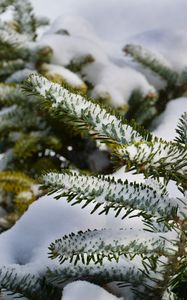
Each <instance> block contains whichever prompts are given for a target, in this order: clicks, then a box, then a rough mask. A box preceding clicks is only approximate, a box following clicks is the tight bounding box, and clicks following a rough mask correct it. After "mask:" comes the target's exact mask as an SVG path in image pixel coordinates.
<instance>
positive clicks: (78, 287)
mask: <svg viewBox="0 0 187 300" xmlns="http://www.w3.org/2000/svg"><path fill="white" fill-rule="evenodd" d="M88 295H89V300H117V299H119V300H122V299H123V298H117V297H115V296H113V295H112V294H110V293H108V292H107V291H106V290H104V289H103V288H101V287H99V286H98V285H95V284H93V283H89V282H87V281H81V280H78V281H75V282H72V283H69V284H67V285H66V287H65V288H64V291H63V296H62V300H87V299H88Z"/></svg>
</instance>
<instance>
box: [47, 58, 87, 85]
mask: <svg viewBox="0 0 187 300" xmlns="http://www.w3.org/2000/svg"><path fill="white" fill-rule="evenodd" d="M42 72H44V74H45V76H46V77H48V78H51V79H53V78H54V80H55V78H56V79H57V80H58V79H61V81H62V82H63V81H65V82H66V83H67V84H69V85H70V86H72V87H74V88H81V87H82V88H83V87H84V86H85V84H84V82H83V81H82V80H81V79H80V78H79V77H78V75H76V74H75V73H73V72H71V71H70V70H68V69H66V68H64V67H62V66H59V65H54V64H46V63H44V64H42ZM59 77H60V78H59ZM85 88H86V86H85Z"/></svg>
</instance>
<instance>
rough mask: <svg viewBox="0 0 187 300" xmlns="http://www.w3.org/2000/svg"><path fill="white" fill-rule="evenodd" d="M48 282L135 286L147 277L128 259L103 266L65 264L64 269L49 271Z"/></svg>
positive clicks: (106, 263) (58, 284) (56, 283)
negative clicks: (121, 282)
mask: <svg viewBox="0 0 187 300" xmlns="http://www.w3.org/2000/svg"><path fill="white" fill-rule="evenodd" d="M46 278H47V281H49V282H50V283H52V284H54V285H56V286H62V285H63V284H64V283H65V282H66V281H68V280H75V279H76V280H78V279H81V280H89V281H91V282H95V283H100V284H101V283H102V284H103V283H108V282H111V281H123V282H128V283H132V284H135V285H138V284H142V283H143V282H144V281H145V278H146V275H145V273H143V272H141V270H140V269H139V267H138V266H137V265H136V264H134V263H133V262H132V261H130V260H129V259H127V258H123V259H120V261H119V263H116V262H115V261H111V262H108V261H104V262H103V264H102V265H100V264H95V263H92V262H90V263H89V265H86V264H83V263H81V262H80V261H79V262H78V263H77V264H76V265H74V264H72V263H68V264H67V263H64V265H63V266H62V267H58V268H56V269H48V272H47V274H46Z"/></svg>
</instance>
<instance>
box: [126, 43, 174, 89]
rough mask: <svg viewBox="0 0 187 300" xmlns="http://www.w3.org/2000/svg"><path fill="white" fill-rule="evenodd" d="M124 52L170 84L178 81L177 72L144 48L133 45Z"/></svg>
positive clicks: (159, 57) (128, 46) (127, 46)
mask: <svg viewBox="0 0 187 300" xmlns="http://www.w3.org/2000/svg"><path fill="white" fill-rule="evenodd" d="M123 51H124V52H125V53H126V54H129V55H131V56H132V57H133V58H134V59H135V60H136V61H137V62H139V63H140V64H142V65H143V66H144V67H146V68H148V69H150V70H152V71H153V72H154V73H156V74H157V75H159V76H160V77H161V78H163V79H164V80H166V81H167V82H168V83H170V84H175V83H176V80H177V79H178V74H177V72H175V71H174V70H173V69H172V68H171V67H170V66H169V64H168V63H167V62H166V61H165V60H164V59H163V58H162V57H161V56H159V55H156V54H155V53H152V52H151V51H150V50H148V49H146V48H144V47H142V46H139V45H132V44H129V45H126V46H125V47H124V49H123Z"/></svg>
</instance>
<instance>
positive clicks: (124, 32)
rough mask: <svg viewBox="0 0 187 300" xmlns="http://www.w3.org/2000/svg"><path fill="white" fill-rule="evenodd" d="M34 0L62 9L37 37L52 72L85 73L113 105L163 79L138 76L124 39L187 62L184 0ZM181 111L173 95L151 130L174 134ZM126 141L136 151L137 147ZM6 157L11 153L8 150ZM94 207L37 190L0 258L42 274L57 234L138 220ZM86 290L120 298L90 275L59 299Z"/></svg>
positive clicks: (184, 104)
mask: <svg viewBox="0 0 187 300" xmlns="http://www.w3.org/2000/svg"><path fill="white" fill-rule="evenodd" d="M33 3H34V4H35V5H36V7H37V11H38V12H40V13H41V12H42V14H44V15H49V16H50V17H51V18H54V17H55V16H57V15H60V14H62V13H64V15H63V16H62V17H60V18H59V19H58V20H57V21H55V22H54V23H53V24H52V26H51V27H50V28H49V29H48V32H46V33H45V34H44V35H43V37H42V39H41V41H40V42H38V43H39V44H42V45H46V44H47V45H49V46H51V47H52V48H53V58H52V62H53V65H52V66H51V67H50V68H52V69H51V70H50V71H51V72H54V73H56V72H57V73H60V74H61V75H62V76H64V77H65V78H66V80H67V81H68V82H69V83H71V84H73V85H76V86H79V84H80V85H81V84H82V82H83V81H82V79H83V80H87V81H89V82H90V83H92V84H93V85H94V89H93V91H92V96H93V97H95V98H109V101H110V102H111V103H112V105H114V106H116V107H118V106H122V105H124V104H126V103H127V102H128V99H129V97H130V95H131V93H132V91H134V90H135V89H139V90H140V91H141V92H142V94H143V95H147V94H149V93H155V88H154V87H153V85H155V86H159V87H160V86H161V84H162V83H160V82H156V79H155V78H154V76H153V77H151V76H152V75H150V74H148V73H146V71H144V74H145V76H144V75H142V74H141V73H140V72H139V71H138V70H141V71H142V69H141V68H138V67H137V66H136V65H135V64H133V63H131V62H130V60H129V59H128V58H126V57H124V56H123V53H122V50H121V49H122V47H123V46H125V45H126V44H127V43H136V44H137V43H139V44H141V45H143V46H146V47H147V48H148V49H151V50H153V51H154V52H155V53H156V55H159V56H160V57H162V59H163V60H164V62H165V61H166V63H167V64H168V65H170V66H172V67H173V68H174V69H176V70H178V71H181V70H182V69H183V68H184V67H187V56H186V47H187V33H186V31H185V29H186V9H187V2H186V0H172V1H171V0H160V1H156V2H151V3H150V1H149V0H141V1H131V0H127V1H124V0H118V2H116V1H114V0H110V1H108V0H102V1H99V0H88V1H85V0H79V1H76V0H68V1H65V0H63V1H61V0H53V2H51V1H46V2H45V5H43V3H42V1H38V0H33ZM153 11H154V14H153V13H152V12H153ZM67 14H75V15H79V16H75V15H74V16H67ZM166 14H167V17H166ZM158 20H159V24H158ZM116 24H117V26H116ZM155 24H157V25H156V26H157V28H155ZM176 24H177V26H176ZM167 27H168V28H170V29H167ZM147 28H149V31H148V30H147ZM165 28H166V29H165ZM59 29H65V30H67V32H69V33H70V36H68V35H62V34H57V31H58V30H59ZM16 38H17V37H15V39H16ZM16 41H17V40H16ZM173 45H175V47H174V46H173ZM86 55H91V56H92V57H93V58H94V61H93V62H92V63H91V64H88V65H85V66H84V67H83V68H82V70H81V72H80V74H74V73H72V72H70V71H69V70H67V68H66V67H67V65H68V64H70V62H71V61H72V59H75V58H79V57H84V56H86ZM26 71H27V70H26ZM29 71H30V70H29ZM24 72H25V71H24ZM24 74H25V73H24ZM15 75H16V77H17V78H18V79H19V78H22V77H21V76H22V75H23V72H22V73H16V74H15ZM79 76H80V77H79ZM81 77H82V79H80V78H81ZM146 78H147V79H146ZM10 80H11V79H10ZM155 82H156V83H155ZM77 109H80V107H78V108H77ZM185 110H187V98H186V97H183V98H179V99H174V100H172V101H170V102H169V103H168V105H167V107H166V110H165V111H164V112H163V114H162V115H160V116H159V117H158V118H157V120H156V121H155V122H154V124H153V127H154V130H153V133H154V134H155V135H157V136H159V137H163V138H164V139H166V140H172V139H173V138H174V137H175V136H176V133H175V128H176V125H177V122H178V118H179V117H180V116H181V114H182V113H183V112H184V111H185ZM7 112H9V110H3V114H4V113H7ZM2 116H3V115H2ZM2 116H1V117H2ZM111 121H112V120H111ZM130 147H131V148H129V150H130V152H131V156H132V157H133V156H134V155H135V154H136V149H135V148H133V146H130ZM8 156H10V153H7V154H6V155H5V157H8ZM6 159H7V158H6ZM3 160H4V156H3V155H1V157H0V165H1V168H4V163H5V161H3ZM114 175H115V178H121V179H128V180H129V181H136V182H145V178H144V176H143V174H139V175H137V174H133V173H132V172H128V173H125V172H124V168H121V169H120V170H118V171H117V172H116V173H115V174H114ZM167 190H168V192H169V195H171V196H172V197H181V193H180V192H179V190H178V189H177V187H176V184H175V182H173V181H170V182H169V184H168V186H167ZM92 208H93V206H92V205H90V206H89V207H86V208H84V209H82V208H81V206H79V205H77V206H71V205H70V204H69V203H67V201H66V199H65V198H63V199H60V200H59V201H56V200H54V196H52V195H51V196H44V197H41V198H40V199H39V200H38V201H36V202H34V203H33V204H32V205H31V206H30V207H29V209H28V210H27V212H26V213H25V214H24V215H23V216H22V217H21V218H20V220H19V221H17V223H16V224H15V225H14V226H13V227H12V228H11V229H10V230H8V231H6V232H4V233H2V234H1V235H0V249H1V252H0V264H1V265H8V266H15V267H16V268H19V269H21V270H23V272H27V271H28V270H29V271H30V272H33V273H34V274H37V273H41V272H42V271H44V270H46V268H47V267H48V266H49V267H55V266H59V264H58V262H57V261H52V260H50V259H49V258H48V254H47V249H48V246H49V244H50V243H51V242H52V241H54V240H55V239H58V238H59V237H61V236H62V235H65V234H69V233H71V232H77V231H79V230H87V229H88V228H89V229H96V228H97V229H101V228H113V227H114V228H121V227H124V225H125V224H126V223H125V222H127V223H128V225H129V226H132V227H133V228H134V227H135V228H141V226H142V222H141V219H140V218H134V219H127V221H122V220H121V219H120V218H115V217H114V214H113V213H110V214H109V215H107V216H105V215H101V216H98V215H97V214H92V215H91V214H90V211H91V210H92ZM88 296H89V299H90V300H92V299H93V300H95V299H97V300H106V299H107V300H116V299H122V298H117V297H115V296H113V295H112V294H110V293H108V292H107V291H106V290H104V289H103V288H101V287H98V286H96V285H93V284H91V283H89V282H84V281H76V282H74V283H70V284H68V285H67V286H66V287H65V288H64V291H63V296H62V300H86V299H88ZM129 297H130V296H129ZM128 300H129V299H128Z"/></svg>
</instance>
